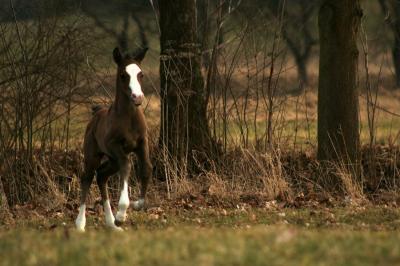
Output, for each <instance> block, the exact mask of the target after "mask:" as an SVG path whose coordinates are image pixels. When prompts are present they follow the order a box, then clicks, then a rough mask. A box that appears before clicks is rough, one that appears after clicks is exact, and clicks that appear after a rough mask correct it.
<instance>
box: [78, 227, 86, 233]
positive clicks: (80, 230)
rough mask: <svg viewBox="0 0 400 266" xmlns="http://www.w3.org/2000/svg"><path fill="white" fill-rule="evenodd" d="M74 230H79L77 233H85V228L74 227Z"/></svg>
mask: <svg viewBox="0 0 400 266" xmlns="http://www.w3.org/2000/svg"><path fill="white" fill-rule="evenodd" d="M76 231H77V232H79V233H85V228H82V227H76Z"/></svg>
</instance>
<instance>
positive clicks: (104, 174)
mask: <svg viewBox="0 0 400 266" xmlns="http://www.w3.org/2000/svg"><path fill="white" fill-rule="evenodd" d="M116 172H118V164H117V162H116V161H113V160H111V159H109V160H107V161H106V162H104V163H103V164H102V165H101V166H100V167H99V168H98V169H97V171H96V173H97V174H96V176H97V184H98V185H99V189H100V194H101V198H102V201H103V208H104V214H105V216H106V225H107V226H108V227H110V228H111V229H114V230H117V231H122V228H121V227H118V226H116V225H115V218H114V215H113V213H112V210H111V205H110V199H109V197H108V191H107V181H108V178H109V176H111V175H113V174H115V173H116Z"/></svg>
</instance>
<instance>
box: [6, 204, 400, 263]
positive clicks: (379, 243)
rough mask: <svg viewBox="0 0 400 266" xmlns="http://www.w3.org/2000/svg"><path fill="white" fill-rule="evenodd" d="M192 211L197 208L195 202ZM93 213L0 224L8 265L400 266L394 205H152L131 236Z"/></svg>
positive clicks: (130, 226) (130, 228) (134, 217)
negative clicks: (82, 218)
mask: <svg viewBox="0 0 400 266" xmlns="http://www.w3.org/2000/svg"><path fill="white" fill-rule="evenodd" d="M189 206H190V205H189ZM103 224H104V221H103V218H102V214H101V213H98V211H96V210H95V208H94V209H93V211H89V216H88V227H87V231H86V232H85V233H78V232H76V231H75V230H74V228H73V215H72V214H71V216H68V217H67V216H65V215H63V214H58V215H52V216H51V218H50V219H45V218H44V217H42V218H40V219H36V220H35V219H31V220H29V221H23V220H20V221H17V222H16V224H14V225H8V226H3V227H0V257H1V258H2V259H1V263H0V264H1V265H121V264H122V265H398V263H400V241H399V240H400V232H399V231H398V229H399V228H400V211H399V210H398V209H397V208H396V207H395V206H387V205H383V206H376V205H375V206H373V205H367V206H353V205H348V206H337V207H326V206H322V205H314V206H313V205H312V204H311V205H309V206H306V207H301V208H286V207H283V206H279V203H276V202H275V201H272V202H269V203H267V204H266V207H265V208H252V207H251V206H249V205H247V204H239V205H238V206H236V207H235V208H230V209H224V208H220V207H193V208H191V207H187V206H186V208H184V207H182V208H176V207H153V208H150V209H148V210H147V211H145V212H143V211H142V212H133V211H131V212H130V216H129V219H128V221H127V223H126V224H125V225H124V228H125V231H124V232H112V231H109V230H107V229H106V228H105V227H104V226H103Z"/></svg>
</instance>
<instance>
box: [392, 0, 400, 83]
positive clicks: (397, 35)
mask: <svg viewBox="0 0 400 266" xmlns="http://www.w3.org/2000/svg"><path fill="white" fill-rule="evenodd" d="M393 5H394V7H393V9H394V13H395V15H394V20H395V21H394V22H393V26H392V28H393V35H394V43H393V49H392V56H393V65H394V70H395V75H396V87H397V88H399V87H400V3H399V2H398V1H395V2H394V3H393Z"/></svg>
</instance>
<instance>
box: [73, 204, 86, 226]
mask: <svg viewBox="0 0 400 266" xmlns="http://www.w3.org/2000/svg"><path fill="white" fill-rule="evenodd" d="M85 213H86V204H82V205H81V206H80V207H79V214H78V217H77V218H76V220H75V225H76V229H77V230H78V231H81V232H85V225H86V217H85Z"/></svg>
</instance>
